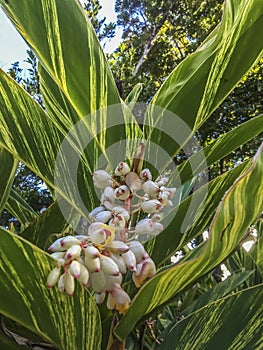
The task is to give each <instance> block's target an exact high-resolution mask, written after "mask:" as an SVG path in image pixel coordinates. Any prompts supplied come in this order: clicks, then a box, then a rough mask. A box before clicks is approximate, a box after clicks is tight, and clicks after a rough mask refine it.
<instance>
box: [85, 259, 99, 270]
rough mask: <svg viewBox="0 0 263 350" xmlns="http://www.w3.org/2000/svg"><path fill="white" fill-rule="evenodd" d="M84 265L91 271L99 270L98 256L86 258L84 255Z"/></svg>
mask: <svg viewBox="0 0 263 350" xmlns="http://www.w3.org/2000/svg"><path fill="white" fill-rule="evenodd" d="M85 266H86V267H87V268H88V270H89V271H91V272H99V271H100V259H99V258H95V259H94V258H88V257H87V256H86V255H85Z"/></svg>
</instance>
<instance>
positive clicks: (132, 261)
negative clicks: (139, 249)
mask: <svg viewBox="0 0 263 350" xmlns="http://www.w3.org/2000/svg"><path fill="white" fill-rule="evenodd" d="M121 256H122V258H123V260H124V262H125V265H126V267H127V268H128V269H129V270H131V271H133V272H134V271H136V258H135V255H134V254H133V252H132V251H131V250H128V251H127V252H126V253H123V254H122V255H121Z"/></svg>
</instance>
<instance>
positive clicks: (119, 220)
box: [109, 215, 126, 233]
mask: <svg viewBox="0 0 263 350" xmlns="http://www.w3.org/2000/svg"><path fill="white" fill-rule="evenodd" d="M109 225H110V226H113V227H115V230H116V232H117V233H120V232H121V231H122V230H123V229H124V228H125V226H126V221H125V219H124V217H123V216H122V215H116V216H115V217H114V218H113V219H111V221H110V222H109Z"/></svg>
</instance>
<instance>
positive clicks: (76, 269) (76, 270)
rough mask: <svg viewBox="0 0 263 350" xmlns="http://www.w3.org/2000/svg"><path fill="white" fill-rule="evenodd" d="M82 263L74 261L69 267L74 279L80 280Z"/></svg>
mask: <svg viewBox="0 0 263 350" xmlns="http://www.w3.org/2000/svg"><path fill="white" fill-rule="evenodd" d="M80 266H81V265H80V263H79V262H78V261H77V260H73V261H72V262H71V263H70V265H69V272H70V273H71V274H72V276H73V277H75V278H77V279H78V278H79V277H80V273H81V267H80Z"/></svg>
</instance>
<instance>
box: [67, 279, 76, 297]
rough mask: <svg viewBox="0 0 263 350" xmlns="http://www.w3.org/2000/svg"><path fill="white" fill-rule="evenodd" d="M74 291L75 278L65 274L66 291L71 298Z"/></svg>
mask: <svg viewBox="0 0 263 350" xmlns="http://www.w3.org/2000/svg"><path fill="white" fill-rule="evenodd" d="M74 289H75V281H74V277H73V276H72V275H71V274H70V273H66V274H65V290H66V292H67V293H68V295H69V296H70V297H71V296H72V295H73V293H74Z"/></svg>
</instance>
